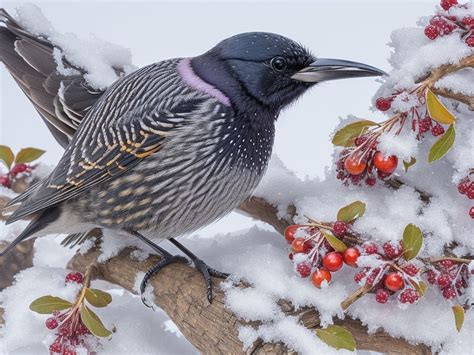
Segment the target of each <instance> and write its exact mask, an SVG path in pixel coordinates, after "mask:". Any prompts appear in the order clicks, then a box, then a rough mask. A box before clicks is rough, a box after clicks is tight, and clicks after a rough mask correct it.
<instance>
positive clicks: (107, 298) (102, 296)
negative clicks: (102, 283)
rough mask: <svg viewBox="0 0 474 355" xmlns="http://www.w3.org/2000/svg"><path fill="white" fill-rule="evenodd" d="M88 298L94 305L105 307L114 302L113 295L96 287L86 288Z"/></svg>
mask: <svg viewBox="0 0 474 355" xmlns="http://www.w3.org/2000/svg"><path fill="white" fill-rule="evenodd" d="M86 300H87V302H89V303H90V304H91V305H93V306H94V307H105V306H107V305H108V304H109V303H110V302H112V296H111V295H110V294H109V293H107V292H104V291H101V290H97V289H95V288H87V289H86Z"/></svg>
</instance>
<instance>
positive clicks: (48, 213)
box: [0, 207, 61, 257]
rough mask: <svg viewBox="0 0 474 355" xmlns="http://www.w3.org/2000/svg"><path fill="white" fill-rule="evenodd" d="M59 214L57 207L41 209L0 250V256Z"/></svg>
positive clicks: (56, 217) (43, 227)
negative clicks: (13, 238) (17, 234)
mask: <svg viewBox="0 0 474 355" xmlns="http://www.w3.org/2000/svg"><path fill="white" fill-rule="evenodd" d="M60 214H61V211H60V210H59V208H57V207H54V208H50V209H47V210H45V211H43V212H42V213H41V214H40V215H39V216H37V217H35V218H34V219H33V220H32V221H31V222H30V223H29V224H28V226H27V227H26V228H25V229H24V230H23V232H21V233H20V235H19V236H18V237H16V238H15V240H13V242H11V243H10V244H9V245H8V246H7V247H6V248H5V249H4V250H2V251H1V252H0V257H2V256H4V255H6V254H7V253H8V252H9V251H11V250H12V249H13V248H15V247H16V246H17V245H18V244H19V243H21V242H22V241H24V240H26V239H28V238H30V237H32V236H33V235H34V234H35V233H38V232H40V231H41V230H43V229H45V228H46V227H47V226H49V225H50V224H51V223H52V222H54V221H56V220H57V219H58V218H59V216H60Z"/></svg>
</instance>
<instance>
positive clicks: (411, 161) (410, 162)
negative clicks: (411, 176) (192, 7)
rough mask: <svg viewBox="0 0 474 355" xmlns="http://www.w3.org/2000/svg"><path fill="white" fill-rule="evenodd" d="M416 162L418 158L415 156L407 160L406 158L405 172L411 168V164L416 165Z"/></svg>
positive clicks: (404, 163) (404, 162)
mask: <svg viewBox="0 0 474 355" xmlns="http://www.w3.org/2000/svg"><path fill="white" fill-rule="evenodd" d="M415 164H416V158H415V157H411V158H410V161H405V160H404V161H403V166H404V167H405V172H407V171H408V169H409V168H410V167H411V166H413V165H415Z"/></svg>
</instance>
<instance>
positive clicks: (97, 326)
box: [79, 305, 112, 337]
mask: <svg viewBox="0 0 474 355" xmlns="http://www.w3.org/2000/svg"><path fill="white" fill-rule="evenodd" d="M79 312H80V314H81V320H82V323H84V325H85V326H86V327H87V329H89V330H90V332H91V333H92V334H94V335H95V336H98V337H108V336H109V335H110V334H112V332H111V331H110V330H108V329H107V328H106V327H104V324H102V321H101V320H100V318H99V316H98V315H97V314H95V313H94V312H92V311H91V310H90V308H89V307H87V306H86V305H83V306H82V307H81V310H80V311H79Z"/></svg>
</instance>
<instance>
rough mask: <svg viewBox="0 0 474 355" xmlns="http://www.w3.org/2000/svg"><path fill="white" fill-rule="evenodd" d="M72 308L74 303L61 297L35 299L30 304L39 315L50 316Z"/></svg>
mask: <svg viewBox="0 0 474 355" xmlns="http://www.w3.org/2000/svg"><path fill="white" fill-rule="evenodd" d="M71 307H72V303H71V302H69V301H66V300H64V299H62V298H59V297H54V296H43V297H40V298H37V299H35V300H34V301H33V302H31V304H30V309H31V310H32V311H33V312H36V313H39V314H50V313H53V312H54V311H61V310H63V309H68V308H71Z"/></svg>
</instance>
